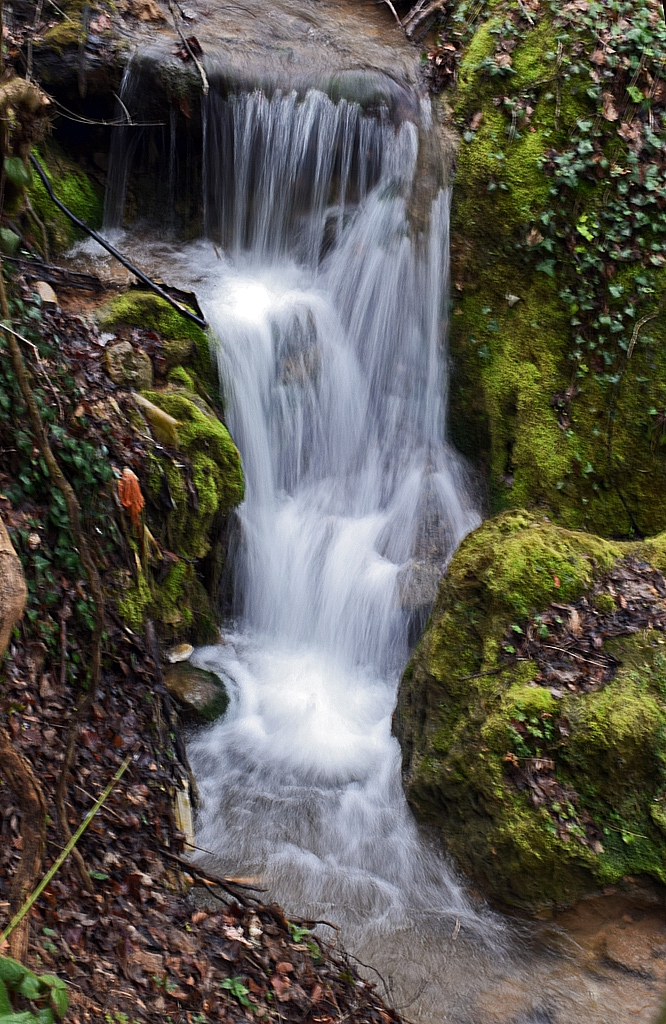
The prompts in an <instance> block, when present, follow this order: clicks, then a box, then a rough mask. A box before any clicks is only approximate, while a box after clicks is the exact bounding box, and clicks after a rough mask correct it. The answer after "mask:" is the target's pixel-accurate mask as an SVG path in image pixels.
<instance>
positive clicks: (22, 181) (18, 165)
mask: <svg viewBox="0 0 666 1024" xmlns="http://www.w3.org/2000/svg"><path fill="white" fill-rule="evenodd" d="M4 166H5V174H6V175H7V177H8V178H9V180H10V181H11V182H12V184H13V185H17V186H18V187H19V188H25V187H26V185H29V184H30V180H31V178H30V171H29V170H28V168H27V167H26V166H25V164H24V163H23V161H22V160H21V157H20V156H6V157H5V165H4Z"/></svg>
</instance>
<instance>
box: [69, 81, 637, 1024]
mask: <svg viewBox="0 0 666 1024" xmlns="http://www.w3.org/2000/svg"><path fill="white" fill-rule="evenodd" d="M147 98H148V99H152V97H151V95H150V90H148V89H146V88H144V87H143V85H142V81H141V68H140V65H139V64H135V63H134V62H132V63H131V64H130V66H129V68H128V72H127V74H126V76H125V81H124V83H123V93H122V99H123V102H124V103H125V105H126V106H128V107H130V108H131V109H132V112H133V114H134V115H135V117H137V116H138V117H139V118H140V117H141V109H142V103H145V101H146V99H147ZM137 108H138V109H137ZM407 108H409V109H410V110H411V113H410V114H409V117H411V120H405V118H404V110H403V116H401V117H399V116H396V115H395V111H394V112H393V114H389V112H388V107H382V105H381V104H375V107H374V109H373V110H372V111H367V110H366V111H364V110H362V109H361V107H360V106H359V105H358V104H356V103H353V102H350V101H348V100H344V99H343V100H339V101H338V102H333V101H332V100H331V99H329V98H328V97H327V96H326V95H325V94H324V93H323V92H319V91H316V90H310V91H309V92H306V93H303V92H301V93H300V94H297V93H295V92H293V93H292V92H285V93H281V92H279V91H276V92H274V93H273V95H272V98H269V97H268V96H267V95H266V94H265V93H263V92H260V91H256V92H240V93H239V94H237V95H233V94H232V95H223V93H222V92H220V91H219V90H217V89H212V90H211V93H210V95H209V96H208V99H207V101H206V103H205V104H204V108H203V111H202V129H203V130H202V141H203V152H202V153H201V152H199V153H198V154H197V153H195V145H194V142H193V140H192V139H189V138H188V139H187V140H186V143H185V144H183V142H182V140H181V139H180V138H179V136H178V126H177V117H176V114H175V113H174V109H173V108H171V110H170V112H169V117H168V118H166V119H165V118H164V117H158V118H157V121H160V122H161V124H160V125H158V126H156V127H155V129H154V132H153V135H151V134H150V131H151V130H152V129H150V128H149V127H147V128H146V129H145V130H144V129H143V128H141V129H138V130H137V134H136V135H134V134H132V132H130V131H129V129H127V128H120V129H118V132H117V138H116V141H115V143H114V146H113V148H112V153H111V166H110V169H109V185H108V191H107V204H106V209H107V221H108V223H107V226H108V227H115V228H117V227H119V226H120V224H121V223H122V216H123V207H124V203H125V195H126V194H129V192H131V191H132V189H133V192H132V195H133V201H134V202H137V200H138V206H139V209H141V199H142V196H141V195H139V196H137V189H136V184H135V181H136V174H137V170H136V167H137V165H138V166H139V168H140V171H139V174H140V176H141V177H140V180H141V182H145V183H148V184H150V182H151V181H153V182H154V174H155V167H154V162H155V153H158V154H159V153H160V152H161V153H162V154H163V160H162V168H163V171H164V174H165V180H164V181H163V182H162V188H161V194H160V190H158V192H157V193H156V194H153V195H152V196H150V197H148V199H147V201H146V212H149V213H152V214H154V213H155V212H156V211H157V212H158V215H159V216H160V218H161V222H162V225H163V226H164V225H168V226H169V227H170V228H171V230H172V231H173V230H174V228H175V226H176V225H177V224H178V223H179V221H180V222H182V220H183V219H186V218H187V217H188V216H189V217H191V216H192V211H193V210H196V209H197V206H198V207H199V208H200V209H202V210H203V222H204V224H203V226H204V233H205V235H206V236H207V237H206V238H204V239H201V240H199V241H198V242H193V243H188V244H186V245H182V244H180V243H179V244H176V245H174V242H173V238H170V237H165V236H164V235H163V234H162V235H161V236H160V237H157V236H156V235H155V233H154V232H152V233H151V231H150V229H149V231H148V234H147V236H146V234H145V233H144V234H143V236H141V235H140V234H139V235H137V234H136V233H135V234H133V235H130V236H127V237H125V238H124V239H123V240H122V244H123V245H127V246H128V247H129V251H131V252H132V253H133V255H134V256H135V258H136V259H137V261H138V262H140V263H143V265H144V267H145V269H146V270H148V271H150V270H151V268H153V267H154V268H155V270H156V271H159V272H160V273H164V274H166V273H168V275H169V279H170V280H171V281H173V282H174V283H178V284H180V285H181V286H183V287H194V288H195V289H196V291H197V295H198V297H199V299H200V302H201V305H202V307H203V308H204V310H205V312H206V316H207V318H208V319H209V321H210V324H211V327H212V328H213V331H214V334H215V337H216V339H217V343H216V353H217V358H218V362H219V368H220V376H221V379H222V380H223V383H224V393H225V404H226V415H227V419H228V422H229V425H230V427H231V430H232V433H233V435H234V438H235V440H236V442H237V444H238V445H239V447H240V449H241V452H242V455H243V461H244V468H245V475H246V500H245V502H244V504H243V505H242V507H241V509H240V512H239V517H240V522H241V530H240V537H241V540H240V544H239V547H238V550H237V551H236V553H235V555H234V577H235V598H234V600H235V614H234V626H233V628H229V629H226V630H225V632H224V635H223V638H222V642H221V643H220V644H219V645H217V646H215V647H209V648H206V649H203V650H200V651H198V652H197V653H196V655H195V657H194V661H195V663H196V664H198V665H200V666H201V667H205V668H208V669H211V670H213V671H215V672H217V673H218V674H219V675H220V676H221V677H222V679H223V680H224V681H225V683H226V685H227V687H228V690H229V694H230V697H231V702H230V706H229V709H228V711H227V713H226V715H225V717H224V719H223V720H222V721H220V722H218V723H217V724H215V725H213V726H211V727H209V728H208V729H206V730H205V731H203V732H199V733H198V734H197V735H195V736H194V737H193V739H192V742H191V744H190V756H191V760H192V764H193V766H194V769H195V772H196V775H197V779H198V783H199V787H200V791H201V794H202V797H203V806H202V808H201V809H200V812H199V816H198V831H197V845H198V846H199V847H201V848H203V850H208V851H212V852H211V853H209V854H207V855H206V854H204V853H199V854H198V855H197V856H201V857H202V858H204V859H206V858H207V859H208V860H210V858H211V857H212V858H213V861H212V863H213V864H214V866H215V868H217V870H218V871H228V872H230V873H233V874H235V875H237V874H250V875H256V876H259V877H260V879H261V882H262V885H264V886H266V887H267V888H268V890H269V891H270V895H271V897H273V898H276V899H278V900H279V901H280V902H281V903H282V905H283V906H285V908H286V909H287V910H288V911H291V912H292V913H294V914H298V915H301V916H306V917H311V918H313V919H321V918H324V919H326V920H328V921H332V922H333V923H335V924H337V925H340V926H341V928H342V935H343V939H344V942H345V945H346V947H347V948H348V949H350V950H351V951H352V952H353V953H355V954H356V955H358V956H359V957H360V958H361V959H363V960H365V961H366V962H368V963H372V964H373V965H374V967H376V968H377V969H379V970H380V971H381V972H382V974H383V976H384V978H392V979H393V981H394V987H393V989H392V993H391V998H392V999H394V1000H396V1001H397V1002H398V1005H399V1007H400V1006H401V1005H402V1006H403V1007H406V1006H408V1007H409V1009H408V1011H407V1012H408V1016H409V1017H410V1018H411V1019H412V1020H417V1021H420V1022H422V1024H439V1022H442V1021H452V1022H453V1021H455V1022H456V1024H489V1022H490V1021H495V1022H503V1024H508V1022H509V1021H510V1022H511V1024H555V1022H557V1024H579V1021H580V1020H581V1019H583V1018H584V1019H586V1020H589V1021H590V1024H608V1021H609V1020H613V1021H618V1022H620V1021H622V1022H625V1021H628V1020H629V1019H631V1020H634V1019H639V1018H637V1017H635V1016H633V1014H634V1013H635V1011H634V1010H631V1011H628V1010H627V1011H626V1012H625V1002H626V985H627V982H626V981H623V982H622V984H621V985H619V986H615V988H613V987H612V986H609V985H606V987H605V988H603V990H602V989H601V987H600V986H601V985H602V984H605V982H602V981H599V979H598V978H597V976H596V975H595V976H594V978H593V977H592V976H591V975H590V974H588V973H586V968H585V966H584V965H583V964H582V963H580V964H577V965H576V966H574V967H573V968H572V966H571V965H572V954H571V951H570V950H571V947H566V948H562V946H561V944H559V945H558V941H559V940H557V939H556V940H555V941H554V942H553V941H552V935H551V936H550V938H549V939H548V941H547V942H546V944H545V945H544V944H543V943H541V942H539V941H538V936H537V933H536V931H535V930H534V929H528V930H527V931H524V930H522V931H521V930H520V929H518V928H517V926H516V924H515V922H513V923H511V924H510V925H509V926H507V922H506V919H503V918H501V917H500V916H499V915H493V914H490V913H489V912H486V911H484V910H482V909H479V906H478V904H476V903H474V902H473V901H472V900H471V899H470V897H469V896H468V895H467V893H466V892H465V890H464V889H463V888H461V885H460V884H459V882H458V880H457V879H456V877H455V875H454V873H453V871H452V869H451V867H450V866H449V865H448V864H447V863H446V861H445V860H444V859H443V858H442V857H441V856H440V855H439V854H438V853H437V852H436V851H435V850H434V849H432V848H431V847H430V845H429V843H428V841H427V839H425V838H424V837H423V836H422V835H421V834H419V832H418V830H417V828H416V825H415V823H414V820H413V818H412V816H411V814H410V812H409V810H408V808H407V805H406V802H405V798H404V795H403V792H402V787H401V780H400V751H399V748H398V744H397V741H396V740H395V739H394V738H393V737H392V735H391V714H392V709H393V706H394V702H395V693H396V687H397V682H398V679H399V675H400V672H401V670H402V669H403V667H404V664H405V662H406V658H407V655H408V648H409V642H410V633H411V634H412V636H413V635H417V634H418V631H419V629H420V628H421V627H422V626H423V624H424V620H425V616H426V615H427V611H428V608H429V606H430V604H431V603H432V600H433V598H434V595H435V592H436V586H437V580H438V578H439V576H440V575H441V572H442V570H443V569H444V568H445V566H446V563H447V561H448V559H449V558H450V556H451V555H452V553H453V551H454V550H455V548H456V546H457V544H458V543H459V542H460V540H461V539H462V538H463V537H464V535H465V534H466V533H467V532H468V531H469V530H470V529H472V528H473V527H474V526H475V525H476V524H477V523H478V521H479V517H478V514H477V512H476V511H475V509H474V504H473V501H472V500H471V499H470V495H469V487H468V482H467V480H466V477H465V471H464V466H463V464H462V463H461V461H460V459H459V457H458V456H457V455H456V453H455V452H454V451H453V450H452V449H451V448H450V447H449V446H448V445H447V443H446V439H445V407H446V387H447V379H446V378H447V373H446V357H445V351H444V348H443V338H444V334H445V329H444V328H445V324H444V323H443V316H444V312H445V308H446V299H447V287H448V281H447V277H448V196H447V192H446V189H445V188H442V180H441V179H442V177H443V176H442V173H441V168H439V169H437V168H434V167H433V166H432V159H428V158H425V156H424V155H425V154H426V153H427V151H428V149H430V152H431V153H432V152H433V151H436V150H437V149H438V145H439V143H434V144H433V145H432V146H430V145H429V144H430V143H431V142H432V141H433V138H434V136H433V135H432V134H429V133H430V132H433V131H434V129H432V128H431V126H430V125H429V107H428V105H427V104H424V105H423V106H422V109H421V116H420V118H419V117H418V115H414V110H416V109H418V103H412V104H411V106H410V105H409V104H407ZM145 114H146V115H147V116H146V117H145V120H146V122H147V121H150V119H151V117H152V116H153V115H152V108H151V110H148V111H145ZM417 122H418V123H417ZM151 161H152V162H153V169H152V170H151ZM424 165H425V166H424ZM417 168H418V169H417ZM151 175H152V177H151ZM167 175H168V176H167ZM199 178H201V195H202V202H199V200H198V199H197V198H196V196H197V195H198V193H197V187H198V180H199ZM190 179H192V180H193V181H194V184H190V187H189V193H188V194H187V195H184V194H183V183H186V184H187V183H190ZM139 191H141V190H139ZM424 192H425V193H427V195H426V196H424ZM160 204H161V205H160ZM174 206H175V207H176V209H175V208H174ZM146 242H147V245H146ZM218 246H219V248H218ZM220 250H221V251H220ZM86 251H87V252H88V258H90V256H91V255H92V250H91V249H90V247H88V248H87V250H86ZM267 898H268V897H267ZM521 936H522V937H521ZM523 939H526V940H527V941H526V942H525V941H523ZM629 1012H631V1014H632V1015H631V1016H628V1014H629ZM640 1019H641V1020H643V1019H648V1018H643V1017H641V1018H640Z"/></svg>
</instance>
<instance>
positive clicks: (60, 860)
mask: <svg viewBox="0 0 666 1024" xmlns="http://www.w3.org/2000/svg"><path fill="white" fill-rule="evenodd" d="M131 760H132V756H131V754H128V756H127V757H126V758H125V760H124V761H123V763H122V764H121V766H120V768H119V769H118V771H117V772H116V774H115V775H114V776H113V778H112V779H111V782H110V783H109V784H108V786H107V787H106V789H105V790H104V792H103V793H102V795H101V796H100V797H99V798H98V799H97V800H96V801H95V804H94V805H93V806H92V807H91V808H90V810H89V811H88V813H87V814H86V816H85V818H84V819H83V821H82V822H81V824H80V825H79V827H78V828H77V830H76V832H75V833H74V835H73V836H72V837H71V839H70V840H69V842H68V843H67V845H66V847H65V848H64V850H61V852H60V854H59V855H58V856H57V857H56V859H55V860H54V862H53V864H52V865H51V867H50V868H49V870H48V871H47V872H46V874H45V875H44V877H43V878H42V880H41V882H40V883H39V885H38V886H37V888H36V889H35V891H34V892H33V893H32V895H31V896H30V897H29V898H28V899H27V900H26V901H25V903H24V904H23V906H22V907H21V909H20V910H19V912H18V913H17V914H15V915H14V917H13V918H12V919H11V921H10V922H9V924H8V925H7V927H6V928H5V930H4V931H3V932H2V934H1V935H0V946H2V945H3V943H4V942H5V941H6V940H7V938H8V937H9V936H10V935H11V933H12V932H13V931H14V929H15V928H16V926H17V925H18V924H19V923H20V922H21V921H22V920H23V918H24V917H25V915H26V914H27V913H28V912H29V911H30V909H31V907H32V906H33V905H34V904H35V902H36V901H37V900H38V899H39V897H40V896H41V894H42V893H43V892H44V889H45V888H46V886H47V885H48V884H49V882H50V881H51V879H52V878H53V876H54V875H55V874H56V872H57V871H58V870H59V869H60V868H61V867H62V865H63V864H64V862H65V860H66V859H67V857H68V856H69V854H70V853H71V852H72V850H73V849H74V847H75V846H76V844H77V843H78V841H79V839H80V838H81V836H82V835H83V833H84V832H85V830H86V829H87V828H88V825H89V824H90V822H91V821H92V820H93V818H94V817H95V815H96V814H97V812H98V810H99V809H100V807H101V806H102V804H103V803H104V801H105V800H106V799H107V797H108V796H109V794H110V793H111V791H112V790H113V789H114V788H115V786H116V783H117V782H119V781H120V779H121V778H122V777H123V775H124V774H125V771H126V769H127V767H128V765H129V763H130V761H131Z"/></svg>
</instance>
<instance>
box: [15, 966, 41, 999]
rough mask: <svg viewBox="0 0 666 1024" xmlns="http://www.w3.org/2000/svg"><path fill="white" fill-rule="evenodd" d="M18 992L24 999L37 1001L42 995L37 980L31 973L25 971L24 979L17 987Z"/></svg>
mask: <svg viewBox="0 0 666 1024" xmlns="http://www.w3.org/2000/svg"><path fill="white" fill-rule="evenodd" d="M18 991H19V992H20V993H21V995H22V996H25V998H26V999H39V997H40V996H41V994H42V986H41V983H40V981H39V978H38V977H37V975H36V974H33V973H32V971H26V974H25V977H24V979H23V981H22V982H21V984H20V985H19V987H18Z"/></svg>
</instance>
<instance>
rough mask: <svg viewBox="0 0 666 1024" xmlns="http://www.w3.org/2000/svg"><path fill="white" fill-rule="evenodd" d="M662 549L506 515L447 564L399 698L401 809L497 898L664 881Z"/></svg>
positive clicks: (536, 897) (527, 902)
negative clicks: (404, 803) (428, 828)
mask: <svg viewBox="0 0 666 1024" xmlns="http://www.w3.org/2000/svg"><path fill="white" fill-rule="evenodd" d="M662 569H666V535H662V536H661V537H657V538H655V539H654V540H652V541H651V542H646V543H642V544H639V543H631V542H623V543H613V542H609V541H605V540H602V539H600V538H598V537H594V536H591V535H589V534H586V533H579V532H574V531H569V530H566V529H563V528H559V527H557V526H554V525H553V524H551V523H550V522H549V521H548V520H547V519H545V518H543V517H541V516H534V515H531V514H529V513H527V512H524V511H512V512H505V513H502V514H500V515H498V516H496V517H495V518H494V519H490V520H488V521H487V522H486V523H484V524H483V526H481V527H480V528H479V529H478V530H476V531H475V532H474V533H472V534H471V535H470V536H468V537H467V539H466V540H465V541H464V542H463V544H462V545H461V547H460V549H459V551H458V552H457V554H456V555H455V556H454V558H453V561H452V562H451V565H450V567H449V570H448V573H447V575H446V577H445V579H444V580H443V582H442V585H441V588H440V593H439V597H438V600H437V603H436V605H435V608H434V611H433V614H432V617H431V620H430V623H429V625H428V628H427V629H426V632H425V634H424V636H423V638H422V640H421V642H420V644H419V646H418V648H417V649H416V651H415V653H414V656H413V658H412V661H411V663H410V665H409V666H408V668H407V670H406V672H405V674H404V677H403V680H402V683H401V686H400V691H399V697H398V705H397V709H396V713H395V718H394V730H395V732H396V734H397V736H398V738H399V740H400V743H401V746H402V751H403V775H404V783H405V788H406V792H407V796H408V799H409V802H410V804H411V805H412V807H413V808H414V810H415V812H416V814H417V816H418V817H419V818H420V819H421V820H422V821H425V822H428V823H429V824H431V825H433V826H434V827H435V828H436V829H437V830H438V832H439V833H440V834H441V837H442V839H443V841H444V843H445V845H446V847H447V849H448V850H449V851H450V853H451V854H452V855H453V856H454V857H455V859H456V860H457V861H458V863H459V864H460V865H461V867H462V868H463V870H464V871H465V872H467V873H468V874H470V875H472V876H473V877H474V878H475V879H477V880H478V882H479V883H480V885H481V886H482V888H483V889H484V891H485V892H486V893H488V894H489V895H490V896H492V897H493V898H495V899H497V900H499V901H501V902H503V903H508V904H513V905H519V906H523V907H527V908H530V909H532V910H534V909H538V908H541V907H545V906H553V905H565V904H570V903H573V902H574V901H575V900H576V899H578V898H579V897H580V896H582V895H584V894H585V893H588V892H592V891H595V890H598V889H599V888H600V887H604V886H608V885H611V884H614V883H617V882H619V881H620V880H621V879H623V878H625V877H626V876H632V877H633V876H648V877H649V878H651V879H652V880H656V882H657V883H666V704H665V703H664V702H665V700H666V645H665V640H664V628H665V626H666V581H664V577H663V576H662Z"/></svg>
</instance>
